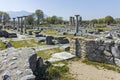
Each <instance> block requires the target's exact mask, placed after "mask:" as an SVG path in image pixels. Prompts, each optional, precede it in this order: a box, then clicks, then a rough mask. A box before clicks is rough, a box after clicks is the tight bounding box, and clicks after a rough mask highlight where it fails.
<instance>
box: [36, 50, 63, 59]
mask: <svg viewBox="0 0 120 80" xmlns="http://www.w3.org/2000/svg"><path fill="white" fill-rule="evenodd" d="M57 52H62V50H60V49H59V48H53V49H48V50H42V51H38V52H37V55H38V56H39V57H42V58H43V59H48V58H50V57H51V55H52V54H54V53H57Z"/></svg>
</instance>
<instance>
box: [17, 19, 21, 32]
mask: <svg viewBox="0 0 120 80" xmlns="http://www.w3.org/2000/svg"><path fill="white" fill-rule="evenodd" d="M17 19H18V27H17V31H20V17H17Z"/></svg>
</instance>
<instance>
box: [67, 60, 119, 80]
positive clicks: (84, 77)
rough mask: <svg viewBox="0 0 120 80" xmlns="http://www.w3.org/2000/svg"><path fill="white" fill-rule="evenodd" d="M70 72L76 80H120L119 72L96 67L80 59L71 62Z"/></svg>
mask: <svg viewBox="0 0 120 80" xmlns="http://www.w3.org/2000/svg"><path fill="white" fill-rule="evenodd" d="M69 67H70V73H71V74H72V76H73V77H74V78H75V79H76V80H120V73H117V72H115V71H111V70H106V69H102V68H101V69H97V68H96V67H94V66H92V65H86V64H84V63H82V62H80V61H75V62H71V64H70V65H69Z"/></svg>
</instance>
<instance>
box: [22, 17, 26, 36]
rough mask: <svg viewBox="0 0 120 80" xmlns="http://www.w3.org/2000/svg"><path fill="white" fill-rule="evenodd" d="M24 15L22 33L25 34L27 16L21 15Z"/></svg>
mask: <svg viewBox="0 0 120 80" xmlns="http://www.w3.org/2000/svg"><path fill="white" fill-rule="evenodd" d="M23 17H24V34H26V33H27V32H26V18H27V16H23Z"/></svg>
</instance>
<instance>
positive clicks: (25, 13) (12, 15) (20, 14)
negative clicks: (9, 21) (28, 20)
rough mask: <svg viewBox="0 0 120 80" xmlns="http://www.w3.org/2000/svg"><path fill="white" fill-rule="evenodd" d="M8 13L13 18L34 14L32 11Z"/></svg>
mask: <svg viewBox="0 0 120 80" xmlns="http://www.w3.org/2000/svg"><path fill="white" fill-rule="evenodd" d="M7 13H8V14H9V15H10V17H11V18H16V17H20V16H27V15H30V14H32V12H27V11H8V12H7Z"/></svg>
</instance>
